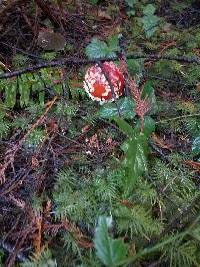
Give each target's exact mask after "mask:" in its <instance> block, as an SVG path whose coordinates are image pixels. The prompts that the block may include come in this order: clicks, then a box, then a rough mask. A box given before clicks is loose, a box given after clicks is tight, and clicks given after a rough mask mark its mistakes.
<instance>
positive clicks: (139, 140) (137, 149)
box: [122, 133, 148, 188]
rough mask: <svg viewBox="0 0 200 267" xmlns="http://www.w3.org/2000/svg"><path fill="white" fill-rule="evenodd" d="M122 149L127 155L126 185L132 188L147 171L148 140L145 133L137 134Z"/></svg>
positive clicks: (125, 164)
mask: <svg viewBox="0 0 200 267" xmlns="http://www.w3.org/2000/svg"><path fill="white" fill-rule="evenodd" d="M122 148H123V149H124V152H125V154H126V158H125V160H124V162H123V163H124V166H125V167H126V168H127V171H128V175H127V181H126V184H127V186H128V188H131V185H133V184H134V183H135V182H136V181H137V179H138V178H139V177H140V176H141V175H143V173H144V172H146V171H147V159H146V155H147V148H148V145H147V138H146V136H145V135H144V134H143V133H135V136H132V138H130V139H129V140H127V141H126V142H125V143H124V145H123V147H122Z"/></svg>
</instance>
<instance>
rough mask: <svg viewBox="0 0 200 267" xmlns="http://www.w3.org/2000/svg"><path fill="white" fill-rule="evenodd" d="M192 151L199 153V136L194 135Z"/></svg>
mask: <svg viewBox="0 0 200 267" xmlns="http://www.w3.org/2000/svg"><path fill="white" fill-rule="evenodd" d="M192 152H194V153H195V154H200V136H198V137H196V138H195V139H194V141H193V144H192Z"/></svg>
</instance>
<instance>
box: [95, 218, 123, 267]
mask: <svg viewBox="0 0 200 267" xmlns="http://www.w3.org/2000/svg"><path fill="white" fill-rule="evenodd" d="M108 226H109V222H108V220H107V218H106V217H100V218H99V221H98V226H97V227H96V231H95V239H94V244H95V249H96V254H97V256H98V257H99V259H100V260H101V261H102V262H103V264H105V265H106V266H109V267H112V266H113V267H114V266H120V265H121V262H122V261H124V260H125V259H126V256H127V254H128V246H127V245H126V244H125V243H124V242H123V241H122V239H113V238H111V237H110V236H109V235H108Z"/></svg>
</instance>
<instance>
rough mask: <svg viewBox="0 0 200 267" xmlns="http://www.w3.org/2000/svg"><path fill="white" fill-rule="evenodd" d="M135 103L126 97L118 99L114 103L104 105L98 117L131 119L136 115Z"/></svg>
mask: <svg viewBox="0 0 200 267" xmlns="http://www.w3.org/2000/svg"><path fill="white" fill-rule="evenodd" d="M134 109H135V102H133V100H132V99H130V98H128V97H124V98H120V99H119V100H118V101H116V102H115V103H106V104H104V105H103V106H102V107H101V108H100V110H99V112H98V116H100V117H102V118H105V119H113V118H114V117H116V116H119V115H120V116H121V117H122V118H126V119H133V118H134V117H135V115H136V113H135V111H134Z"/></svg>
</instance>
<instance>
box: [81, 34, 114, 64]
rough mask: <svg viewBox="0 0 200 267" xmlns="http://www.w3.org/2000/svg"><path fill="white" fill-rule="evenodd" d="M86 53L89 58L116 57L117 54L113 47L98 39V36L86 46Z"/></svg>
mask: <svg viewBox="0 0 200 267" xmlns="http://www.w3.org/2000/svg"><path fill="white" fill-rule="evenodd" d="M86 55H87V56H88V58H91V59H92V58H102V57H108V58H111V57H114V56H116V54H115V52H114V51H113V50H112V47H108V45H107V44H106V43H105V42H103V41H100V40H98V39H97V38H93V39H92V41H91V43H90V44H89V45H87V47H86Z"/></svg>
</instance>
